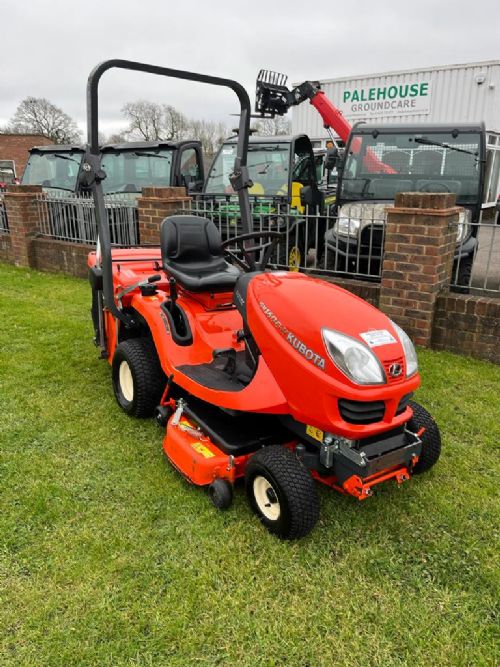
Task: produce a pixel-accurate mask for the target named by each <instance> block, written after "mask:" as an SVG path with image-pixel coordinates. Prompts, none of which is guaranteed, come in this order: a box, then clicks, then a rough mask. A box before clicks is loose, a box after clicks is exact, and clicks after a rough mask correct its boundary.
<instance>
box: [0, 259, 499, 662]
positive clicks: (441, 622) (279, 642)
mask: <svg viewBox="0 0 500 667" xmlns="http://www.w3.org/2000/svg"><path fill="white" fill-rule="evenodd" d="M89 296H90V295H89V289H88V286H87V284H86V283H85V282H84V281H79V280H76V279H72V278H68V277H61V276H54V275H48V274H41V273H37V272H33V271H31V272H28V271H26V270H20V269H15V268H13V267H8V266H5V265H0V313H1V317H0V443H1V444H0V665H2V667H8V666H12V665H16V666H22V667H30V666H32V665H43V666H56V665H57V666H61V667H68V666H74V665H78V666H80V665H89V666H94V665H96V666H113V667H116V666H122V665H128V666H131V665H140V666H150V665H151V666H153V665H154V666H155V667H159V666H164V665H168V666H169V667H170V666H172V667H176V666H191V665H207V666H211V665H230V666H240V665H241V666H246V665H248V666H252V667H253V666H261V665H263V666H268V667H271V666H278V665H280V666H281V665H283V666H285V665H286V666H287V667H306V666H308V667H317V666H322V665H327V666H333V665H334V666H344V665H345V666H352V667H359V666H361V665H362V666H366V667H374V666H381V667H382V666H383V667H389V666H393V665H411V666H412V667H413V666H415V665H426V666H428V667H437V666H443V665H459V666H464V665H494V664H497V663H496V655H498V653H497V651H498V643H497V639H498V636H497V635H496V630H497V627H498V626H497V625H496V619H497V617H496V612H497V602H498V598H499V586H498V583H499V579H498V544H499V543H498V534H497V533H496V531H497V527H498V487H499V477H498V464H497V460H498V459H497V457H498V443H499V441H500V427H499V422H500V414H499V394H500V368H499V367H497V366H493V365H490V364H488V363H486V362H481V361H476V360H473V359H468V358H464V357H458V356H455V355H452V354H447V353H437V352H430V351H427V350H421V351H420V361H421V370H422V378H423V388H422V389H421V390H420V391H419V392H418V399H419V400H420V401H421V402H422V403H423V404H424V405H425V406H426V407H427V408H428V409H429V410H430V411H431V412H432V413H433V414H434V416H435V417H436V419H437V421H438V423H439V424H440V427H441V429H442V435H443V454H442V457H441V459H440V461H439V463H438V465H437V466H436V467H435V468H434V469H433V470H432V471H430V472H429V473H427V474H425V475H422V476H420V477H418V478H415V479H414V480H412V481H411V482H410V483H407V484H404V485H403V486H402V487H398V486H397V485H396V484H394V483H389V484H386V485H384V486H383V487H379V491H378V493H377V494H376V496H374V497H373V498H372V499H370V500H369V501H367V502H364V503H359V502H357V501H355V500H354V499H352V498H346V497H342V496H340V495H338V494H336V493H334V492H332V491H329V490H327V489H325V488H321V489H320V497H321V519H320V522H319V523H318V525H317V527H316V528H315V530H314V531H313V532H312V534H311V535H310V536H308V537H307V538H305V539H303V540H302V541H300V542H297V543H283V542H280V541H279V540H277V539H276V538H273V537H272V536H271V535H269V534H268V533H267V532H266V531H265V530H264V529H263V528H262V527H261V526H260V525H259V523H258V521H257V520H256V519H255V517H254V516H253V515H252V513H251V511H250V509H249V507H248V504H247V502H246V499H245V496H244V492H243V489H242V488H238V489H237V491H236V501H235V504H234V506H233V507H232V508H231V509H230V510H229V511H228V512H226V513H219V512H217V511H216V510H215V509H214V508H213V507H212V506H211V505H210V503H209V501H208V498H207V496H206V493H205V492H204V491H203V490H202V489H199V488H194V487H192V486H189V485H188V484H187V483H186V482H185V481H184V480H183V478H182V477H181V476H180V475H179V474H178V473H177V472H176V471H175V470H173V468H171V467H170V466H169V464H168V463H167V462H166V461H165V459H164V456H163V454H162V449H161V432H160V431H159V430H158V429H157V428H156V426H155V425H154V424H153V423H152V422H149V421H137V420H133V419H131V418H129V417H127V416H126V415H125V414H123V413H122V412H121V411H120V410H119V408H118V406H117V404H116V403H115V400H114V397H113V394H112V390H111V383H110V373H109V368H108V366H107V364H106V363H105V362H103V361H99V360H98V359H97V353H96V349H95V348H94V347H93V345H92V343H91V325H90V320H89V314H88V313H89V305H90V304H89Z"/></svg>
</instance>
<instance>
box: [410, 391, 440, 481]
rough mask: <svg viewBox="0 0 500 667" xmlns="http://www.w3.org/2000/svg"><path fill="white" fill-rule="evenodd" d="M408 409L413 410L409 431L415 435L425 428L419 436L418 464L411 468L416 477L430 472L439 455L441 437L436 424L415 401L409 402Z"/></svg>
mask: <svg viewBox="0 0 500 667" xmlns="http://www.w3.org/2000/svg"><path fill="white" fill-rule="evenodd" d="M410 407H411V409H412V410H413V417H412V418H411V419H410V421H409V422H408V428H409V429H410V431H413V433H417V432H418V431H419V430H420V429H421V428H422V427H424V428H425V431H424V433H423V435H422V436H421V439H422V453H421V454H420V458H419V460H418V463H417V464H416V465H415V467H414V468H413V473H414V474H415V475H418V474H419V473H421V472H425V471H426V470H430V469H431V468H432V466H433V465H434V464H435V463H437V460H438V459H439V455H440V454H441V435H440V433H439V428H438V426H437V424H436V422H435V421H434V419H433V418H432V416H431V414H430V413H429V412H427V410H426V409H425V408H423V407H422V406H421V405H419V403H415V401H410Z"/></svg>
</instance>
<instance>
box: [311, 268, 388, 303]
mask: <svg viewBox="0 0 500 667" xmlns="http://www.w3.org/2000/svg"><path fill="white" fill-rule="evenodd" d="M321 278H322V280H325V281H326V282H328V283H333V284H334V285H338V286H339V287H343V288H344V289H346V290H347V291H348V292H352V293H353V294H355V295H356V296H359V297H360V298H361V299H364V300H365V301H368V303H371V304H372V306H376V307H377V308H378V305H379V301H380V285H379V284H378V283H369V282H367V281H365V280H352V279H350V278H330V277H327V276H321Z"/></svg>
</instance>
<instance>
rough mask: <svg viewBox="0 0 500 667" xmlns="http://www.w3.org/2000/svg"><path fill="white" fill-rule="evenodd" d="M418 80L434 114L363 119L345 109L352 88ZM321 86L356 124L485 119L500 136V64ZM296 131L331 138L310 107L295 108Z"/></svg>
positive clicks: (361, 78) (379, 76) (362, 78)
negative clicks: (427, 91)
mask: <svg viewBox="0 0 500 667" xmlns="http://www.w3.org/2000/svg"><path fill="white" fill-rule="evenodd" d="M483 75H484V82H483V83H481V84H478V82H477V79H478V77H481V78H482V76H483ZM413 82H429V89H430V100H429V102H430V106H429V113H404V114H401V113H399V114H398V112H388V113H391V114H392V115H380V116H377V117H373V116H365V117H363V115H359V114H355V115H354V116H352V115H350V114H349V113H348V111H347V109H348V107H342V106H341V104H342V100H343V98H344V91H346V90H351V91H352V90H353V89H358V90H359V89H361V88H363V89H368V88H370V87H377V88H378V87H383V86H394V85H396V86H399V85H405V84H411V83H413ZM299 83H300V82H299ZM321 87H322V89H323V90H324V91H325V93H326V95H327V96H328V97H329V99H330V100H331V101H332V102H333V103H334V104H335V105H336V106H337V105H338V106H339V107H340V108H342V109H343V111H344V114H345V116H346V118H347V119H348V120H349V121H351V122H354V121H359V120H367V121H370V122H380V123H387V122H389V123H390V122H392V123H394V122H404V123H406V122H408V123H410V122H418V123H420V122H421V123H426V122H427V123H430V122H436V123H447V122H454V121H456V122H460V121H461V122H477V121H481V120H484V122H485V124H486V128H487V129H488V130H493V131H497V132H500V61H498V60H497V61H488V62H481V63H470V64H465V65H454V66H443V67H431V68H427V69H420V70H406V71H403V72H392V73H387V74H375V75H369V76H359V77H355V78H342V79H336V80H329V81H322V82H321ZM292 127H293V132H294V133H296V132H305V133H306V134H308V135H309V136H310V137H311V138H319V137H325V136H326V134H325V130H324V129H323V123H322V119H321V117H320V115H319V114H318V112H317V111H316V110H315V109H314V108H313V107H311V106H310V105H309V104H307V103H303V104H301V105H300V106H297V107H294V108H293V111H292Z"/></svg>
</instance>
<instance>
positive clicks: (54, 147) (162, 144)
mask: <svg viewBox="0 0 500 667" xmlns="http://www.w3.org/2000/svg"><path fill="white" fill-rule="evenodd" d="M192 143H198V142H197V141H196V140H195V139H186V140H183V141H128V142H126V143H122V144H104V145H103V146H101V151H106V150H115V151H116V150H120V151H124V150H137V149H147V148H172V149H174V148H180V147H181V146H184V145H185V144H192ZM85 149H86V147H85V146H84V145H83V144H50V145H45V146H33V148H31V149H30V153H31V152H34V153H38V152H40V153H69V152H75V151H81V152H82V153H84V152H85Z"/></svg>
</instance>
